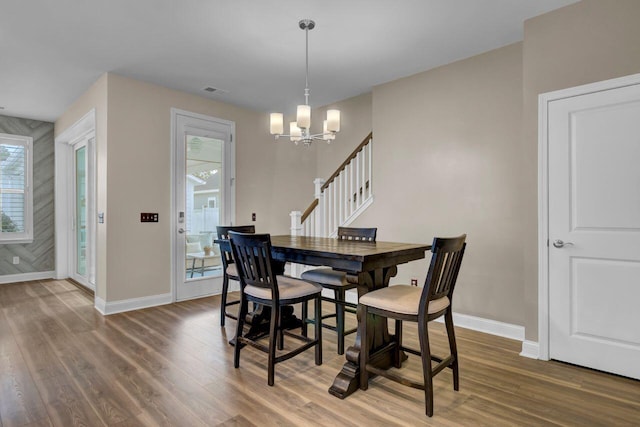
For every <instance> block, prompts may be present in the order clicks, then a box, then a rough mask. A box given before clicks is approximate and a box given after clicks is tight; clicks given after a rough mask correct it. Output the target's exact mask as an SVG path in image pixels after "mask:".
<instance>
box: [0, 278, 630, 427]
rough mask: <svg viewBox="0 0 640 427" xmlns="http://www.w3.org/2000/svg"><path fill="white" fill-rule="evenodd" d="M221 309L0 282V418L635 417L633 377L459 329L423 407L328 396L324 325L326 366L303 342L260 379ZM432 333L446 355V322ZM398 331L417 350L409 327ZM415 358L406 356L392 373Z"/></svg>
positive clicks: (593, 420) (415, 364)
mask: <svg viewBox="0 0 640 427" xmlns="http://www.w3.org/2000/svg"><path fill="white" fill-rule="evenodd" d="M327 308H328V307H327ZM219 314H220V298H219V297H211V298H203V299H199V300H194V301H188V302H183V303H178V304H172V305H166V306H163V307H157V308H151V309H146V310H140V311H135V312H130V313H123V314H117V315H112V316H108V317H103V316H101V315H100V314H99V313H98V312H97V311H96V310H95V309H94V308H93V299H92V297H91V296H89V295H88V294H87V293H85V292H84V291H82V290H80V289H78V288H77V287H76V286H74V285H73V284H71V283H69V282H66V281H54V280H50V281H33V282H27V283H20V284H7V285H0V426H2V427H9V426H105V425H109V426H119V427H125V426H158V425H173V426H263V425H266V426H269V425H279V426H310V425H324V426H358V425H366V426H394V425H399V426H400V425H401V426H408V425H433V426H466V425H469V426H483V425H486V426H503V425H504V426H541V425H566V426H622V425H630V426H631V425H635V426H638V425H640V381H634V380H630V379H626V378H621V377H617V376H613V375H608V374H604V373H601V372H596V371H592V370H588V369H584V368H579V367H575V366H570V365H566V364H562V363H557V362H542V361H538V360H531V359H526V358H523V357H520V356H519V355H518V352H519V351H520V343H519V342H516V341H512V340H508V339H504V338H499V337H495V336H491V335H486V334H482V333H479V332H474V331H469V330H466V329H462V328H458V329H457V337H458V347H459V352H460V372H461V374H460V391H459V392H454V391H453V387H452V383H451V374H450V373H449V372H443V373H441V374H440V375H438V376H437V377H436V378H435V379H434V386H435V389H434V395H435V408H434V416H433V418H427V417H426V416H425V415H424V402H423V393H422V392H421V391H419V390H413V389H410V388H408V387H403V386H401V385H398V384H395V383H393V382H390V381H388V380H386V379H384V378H374V379H372V380H371V384H370V386H369V390H367V391H366V392H362V391H358V392H356V393H355V394H353V395H352V396H349V397H348V398H346V399H344V400H340V399H337V398H335V397H333V396H331V395H329V393H328V392H327V390H328V388H329V386H330V385H331V383H332V381H333V378H334V377H335V375H336V373H337V372H338V371H339V369H340V367H341V366H342V364H343V362H344V358H343V356H338V355H337V354H336V353H335V352H336V343H335V335H334V334H333V333H332V332H330V331H327V330H324V331H323V332H324V340H323V341H324V347H323V348H324V363H323V365H322V366H315V365H314V362H313V351H309V352H306V353H305V354H302V355H300V356H298V357H296V358H294V359H291V360H289V361H287V362H284V363H281V364H279V365H277V366H276V383H275V386H274V387H268V386H267V380H266V357H265V355H264V354H263V353H260V352H258V351H255V350H254V349H251V348H248V349H246V350H243V353H242V359H241V365H240V369H234V368H233V351H232V347H230V346H229V345H228V340H229V339H230V338H231V337H232V336H233V334H234V327H235V322H234V321H233V320H228V321H227V326H226V327H225V328H220V326H219ZM349 321H350V322H351V324H354V323H355V320H354V319H353V318H352V316H349ZM430 333H431V335H432V337H433V338H432V341H433V345H432V347H433V348H435V349H436V350H435V351H436V352H437V351H440V350H441V351H440V352H441V353H445V349H446V348H447V347H446V346H447V344H446V335H445V333H444V328H443V325H441V324H434V325H433V326H432V327H431V326H430ZM348 338H349V339H348V344H351V341H352V340H353V339H354V335H350V336H349V337H348ZM405 340H406V341H407V342H409V343H411V341H412V340H413V343H414V344H415V346H416V347H417V340H416V334H415V328H411V327H406V329H405ZM420 369H421V368H420V364H419V361H418V360H417V359H416V358H414V357H410V359H409V361H408V362H405V366H404V367H403V368H402V371H403V373H404V374H410V375H414V376H415V377H416V378H418V377H419V375H420V372H421V371H420Z"/></svg>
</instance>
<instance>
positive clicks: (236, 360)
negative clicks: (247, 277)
mask: <svg viewBox="0 0 640 427" xmlns="http://www.w3.org/2000/svg"><path fill="white" fill-rule="evenodd" d="M247 307H248V303H247V299H246V297H245V296H244V295H241V297H240V310H238V322H237V323H236V339H235V342H236V345H235V347H234V349H233V367H234V368H239V367H240V349H241V348H242V347H243V344H242V343H241V342H240V341H241V337H242V333H243V328H244V319H245V317H246V315H247Z"/></svg>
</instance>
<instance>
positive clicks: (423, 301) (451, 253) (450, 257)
mask: <svg viewBox="0 0 640 427" xmlns="http://www.w3.org/2000/svg"><path fill="white" fill-rule="evenodd" d="M466 238H467V235H466V234H463V235H462V236H459V237H451V238H439V237H436V238H435V239H433V244H432V248H431V251H432V252H433V255H432V257H431V263H430V264H429V272H428V273H427V278H426V280H425V284H424V287H423V290H422V295H421V298H420V316H421V317H422V318H425V317H424V316H426V314H425V313H426V312H427V309H428V307H429V302H430V301H433V300H437V299H439V298H442V297H448V298H449V301H451V299H452V297H453V290H454V288H455V285H456V280H457V278H458V272H459V271H460V265H461V264H462V257H463V256H464V250H465V248H466V246H467V244H466V243H465V239H466ZM441 314H442V313H432V314H431V315H430V316H429V317H430V318H435V317H439V316H440V315H441Z"/></svg>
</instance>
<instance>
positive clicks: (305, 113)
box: [296, 105, 311, 129]
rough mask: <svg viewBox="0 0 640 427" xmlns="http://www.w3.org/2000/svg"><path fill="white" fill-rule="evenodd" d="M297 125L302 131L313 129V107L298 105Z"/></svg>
mask: <svg viewBox="0 0 640 427" xmlns="http://www.w3.org/2000/svg"><path fill="white" fill-rule="evenodd" d="M296 123H297V124H298V127H299V128H301V129H309V128H310V127H311V107H309V106H308V105H298V114H297V116H296Z"/></svg>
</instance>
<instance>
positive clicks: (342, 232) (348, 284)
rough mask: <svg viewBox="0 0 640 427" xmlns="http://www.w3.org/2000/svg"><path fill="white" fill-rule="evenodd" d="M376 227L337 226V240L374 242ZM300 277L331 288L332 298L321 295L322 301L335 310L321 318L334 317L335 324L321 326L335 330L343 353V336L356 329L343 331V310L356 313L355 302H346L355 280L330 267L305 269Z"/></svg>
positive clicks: (354, 286) (356, 284) (355, 282)
mask: <svg viewBox="0 0 640 427" xmlns="http://www.w3.org/2000/svg"><path fill="white" fill-rule="evenodd" d="M377 232H378V229H377V228H355V227H338V236H337V238H338V239H339V240H354V241H361V242H375V241H376V234H377ZM300 278H301V279H303V280H307V281H310V282H313V283H317V284H318V285H320V286H322V287H323V288H326V289H331V290H333V294H334V298H329V297H322V300H323V301H328V302H332V303H334V304H335V307H336V309H335V312H334V313H331V314H327V315H324V316H323V317H322V319H323V320H324V319H329V318H333V317H335V318H336V324H335V326H334V325H330V324H327V323H323V324H322V327H324V328H327V329H331V330H332V331H336V333H337V335H338V354H344V337H345V336H346V335H349V334H352V333H354V332H355V331H357V328H353V329H350V330H347V331H345V325H344V323H345V312H349V313H354V314H355V313H356V308H357V305H356V304H352V303H349V302H347V300H346V291H348V290H349V289H353V288H356V287H357V286H358V282H357V281H353V279H352V281H350V280H349V278H348V277H347V274H346V273H344V272H342V271H337V270H334V269H332V268H315V269H313V270H307V271H305V272H304V273H302V274H301V275H300ZM302 317H303V321H305V320H306V319H307V316H306V307H304V308H303V312H302Z"/></svg>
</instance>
